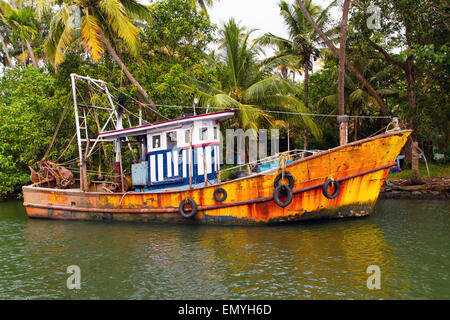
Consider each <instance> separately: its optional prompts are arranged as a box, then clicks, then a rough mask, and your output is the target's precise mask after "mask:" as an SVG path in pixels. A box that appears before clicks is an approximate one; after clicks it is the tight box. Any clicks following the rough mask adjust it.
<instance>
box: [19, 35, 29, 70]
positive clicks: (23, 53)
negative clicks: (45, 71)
mask: <svg viewBox="0 0 450 320" xmlns="http://www.w3.org/2000/svg"><path fill="white" fill-rule="evenodd" d="M20 46H21V47H22V63H23V65H24V66H25V67H26V66H27V63H26V61H25V50H24V49H23V41H20Z"/></svg>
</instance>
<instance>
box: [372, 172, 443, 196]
mask: <svg viewBox="0 0 450 320" xmlns="http://www.w3.org/2000/svg"><path fill="white" fill-rule="evenodd" d="M424 182H425V183H424V184H421V185H412V184H411V181H410V180H409V179H389V178H388V179H386V182H385V184H384V185H383V187H382V188H381V193H380V196H379V198H380V199H422V200H445V199H447V200H450V177H435V178H431V179H424Z"/></svg>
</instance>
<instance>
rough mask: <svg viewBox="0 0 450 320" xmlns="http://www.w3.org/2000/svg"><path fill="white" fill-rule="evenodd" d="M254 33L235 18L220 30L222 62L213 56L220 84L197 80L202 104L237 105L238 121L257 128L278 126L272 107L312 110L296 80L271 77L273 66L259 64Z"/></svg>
mask: <svg viewBox="0 0 450 320" xmlns="http://www.w3.org/2000/svg"><path fill="white" fill-rule="evenodd" d="M251 33H252V31H249V32H247V31H246V30H245V28H242V27H240V26H239V25H238V24H237V23H236V22H235V21H234V19H230V20H229V21H228V23H226V24H225V25H224V27H223V29H221V30H220V36H221V38H220V43H219V44H220V47H219V49H220V50H221V52H222V53H221V54H219V55H217V56H216V59H217V60H218V61H214V60H213V59H210V62H211V64H212V65H213V66H214V67H215V68H216V70H217V73H218V79H219V83H218V84H217V85H216V86H211V85H208V84H206V83H203V82H200V81H195V80H194V84H195V85H196V86H197V88H199V89H200V90H201V92H200V93H199V95H200V104H201V105H203V106H207V105H209V106H211V107H216V108H225V107H234V108H236V109H237V110H236V116H237V119H238V124H239V126H240V127H241V128H243V129H248V128H252V129H257V128H258V126H259V125H261V124H262V123H265V124H269V125H272V126H273V125H275V124H276V120H275V119H274V117H273V116H272V115H271V114H270V113H268V112H267V111H269V110H268V108H270V109H271V110H279V111H296V112H301V113H308V112H309V110H308V109H307V108H306V107H305V105H304V104H303V102H301V101H300V100H299V99H297V98H296V97H295V96H296V95H297V94H299V92H298V88H297V86H296V85H295V84H294V83H292V82H290V81H288V80H286V79H282V78H281V77H279V76H277V75H275V76H271V72H272V69H271V68H268V67H261V66H260V65H258V63H257V59H256V58H257V54H258V53H259V52H260V47H259V46H258V44H257V43H256V42H254V43H253V44H252V43H250V40H249V36H250V35H251ZM282 118H283V117H280V118H279V119H282ZM284 118H285V119H287V118H288V117H284ZM291 118H292V116H291ZM301 119H302V121H303V122H304V123H305V125H306V126H308V127H309V128H310V129H311V131H312V132H313V134H314V135H315V136H316V137H320V135H321V131H320V129H319V128H318V127H317V126H316V124H315V123H314V122H313V121H312V119H311V118H310V117H309V116H306V115H302V117H301Z"/></svg>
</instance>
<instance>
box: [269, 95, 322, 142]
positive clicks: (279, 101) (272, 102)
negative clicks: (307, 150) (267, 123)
mask: <svg viewBox="0 0 450 320" xmlns="http://www.w3.org/2000/svg"><path fill="white" fill-rule="evenodd" d="M261 104H263V105H264V107H265V108H266V107H268V108H271V110H277V111H286V112H289V111H293V112H298V113H303V114H302V115H299V116H300V119H301V120H302V121H303V123H304V124H305V126H307V127H308V128H309V129H310V130H311V133H312V134H313V135H314V137H316V138H317V139H321V138H322V130H320V128H319V127H318V126H317V124H316V123H315V122H314V120H313V118H312V116H310V115H308V114H310V113H311V111H310V110H309V109H308V108H306V106H305V104H304V103H303V102H302V101H301V100H299V99H297V98H296V97H292V96H286V95H267V96H265V97H264V98H263V99H261ZM263 110H264V109H263ZM292 117H296V115H292V114H289V115H288V117H286V118H292Z"/></svg>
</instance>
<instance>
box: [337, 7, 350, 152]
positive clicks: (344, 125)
mask: <svg viewBox="0 0 450 320" xmlns="http://www.w3.org/2000/svg"><path fill="white" fill-rule="evenodd" d="M349 8H350V0H345V1H344V8H343V9H342V22H341V35H340V44H339V74H338V96H339V115H340V116H341V117H342V116H344V115H345V49H346V46H347V23H348V10H349ZM339 136H340V144H341V146H342V145H344V144H347V142H348V120H345V119H342V118H341V119H340V124H339Z"/></svg>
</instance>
